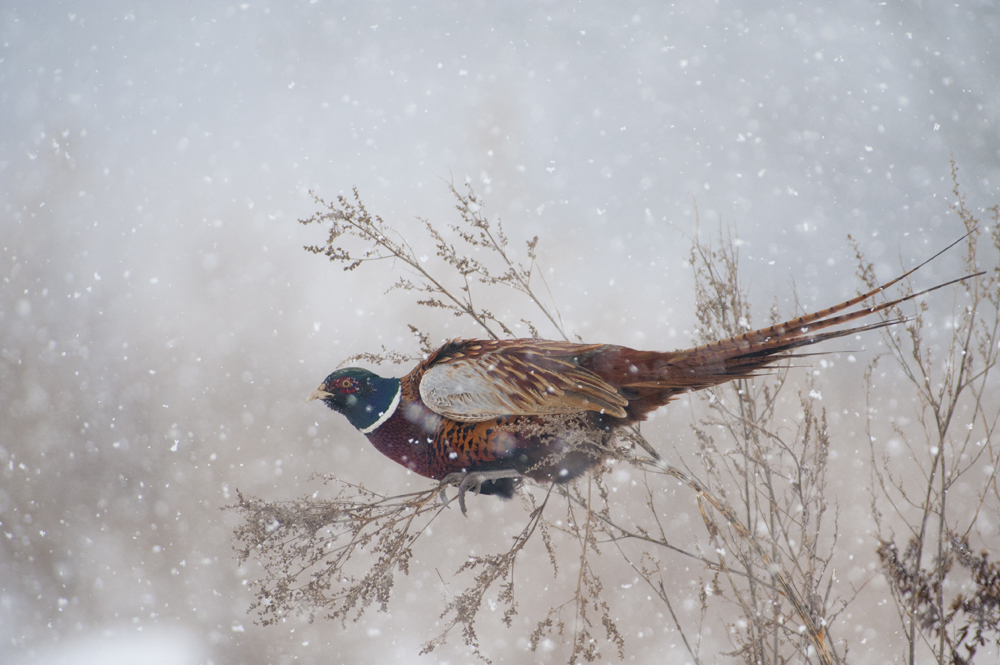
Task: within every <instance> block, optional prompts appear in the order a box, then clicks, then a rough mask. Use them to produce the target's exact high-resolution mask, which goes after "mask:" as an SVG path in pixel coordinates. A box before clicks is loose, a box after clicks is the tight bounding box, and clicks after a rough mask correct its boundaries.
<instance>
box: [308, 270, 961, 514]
mask: <svg viewBox="0 0 1000 665" xmlns="http://www.w3.org/2000/svg"><path fill="white" fill-rule="evenodd" d="M925 263H926V262H925ZM923 265H924V264H921V265H920V266H917V268H914V269H913V270H910V271H909V272H907V273H905V274H903V275H901V276H899V277H897V278H896V279H893V280H892V281H890V282H889V283H887V284H885V285H883V286H880V287H878V288H876V289H873V290H871V291H869V292H868V293H865V294H862V295H860V296H857V297H855V298H851V299H850V300H847V301H846V302H843V303H841V304H839V305H835V306H833V307H830V308H827V309H824V310H822V311H819V312H816V313H813V314H806V315H804V316H800V317H798V318H794V319H791V320H789V321H785V322H784V323H779V324H776V325H773V326H770V327H768V328H762V329H760V330H754V331H751V332H747V333H744V334H742V335H737V336H735V337H731V338H729V339H723V340H719V341H717V342H712V343H711V344H705V345H703V346H698V347H695V348H691V349H684V350H678V351H666V352H660V351H640V350H636V349H630V348H627V347H624V346H616V345H612V344H576V343H571V342H561V341H546V340H538V339H505V340H462V339H455V340H451V341H449V342H447V343H446V344H444V345H443V346H442V347H440V348H439V349H437V350H436V351H434V352H433V353H431V354H430V355H429V356H428V357H427V358H426V359H425V360H423V361H422V362H420V363H419V364H418V365H417V366H416V367H414V368H413V370H412V371H411V372H410V373H409V374H407V375H406V376H404V377H402V378H384V377H381V376H378V375H376V374H374V373H372V372H369V371H368V370H365V369H362V368H358V367H349V368H345V369H341V370H338V371H335V372H333V373H332V374H330V375H329V376H327V377H326V379H325V380H324V381H323V383H322V384H321V385H320V386H319V387H318V388H317V389H316V390H314V391H313V392H312V394H310V395H309V398H308V400H307V401H312V400H315V399H319V400H322V401H323V402H324V403H325V404H326V405H327V406H329V407H330V408H331V409H333V410H334V411H339V412H340V413H342V414H344V415H345V416H346V417H347V419H348V421H350V423H351V424H352V425H354V426H355V427H356V428H357V429H358V430H360V431H361V433H363V434H365V435H366V436H367V437H368V440H369V441H370V442H371V443H372V445H374V446H375V448H377V449H378V450H379V451H380V452H382V453H383V454H385V455H386V456H387V457H389V458H390V459H392V460H394V461H395V462H398V463H399V464H402V465H403V466H405V467H406V468H408V469H410V470H411V471H413V472H414V473H417V474H419V475H422V476H426V477H428V478H432V479H435V480H441V481H446V482H458V481H461V482H460V486H459V500H460V504H461V505H462V508H463V512H464V508H465V501H464V498H465V497H464V494H465V491H466V490H467V489H473V490H474V491H476V492H477V493H479V494H492V495H498V496H500V497H503V498H510V497H511V496H513V493H514V491H515V490H516V488H517V486H518V484H519V483H520V481H521V479H522V477H527V478H531V479H533V480H537V481H544V482H549V481H551V482H556V483H564V482H568V481H570V480H573V479H574V478H576V477H578V476H580V475H581V474H582V473H584V472H585V471H587V470H588V469H590V468H591V467H593V466H594V465H596V464H598V463H600V462H601V461H602V460H603V459H604V458H605V454H603V453H602V451H606V450H607V445H608V444H609V442H610V440H611V438H612V437H613V435H614V432H615V430H617V429H619V428H621V427H625V426H628V425H632V424H634V423H637V422H640V421H642V420H645V419H646V417H647V416H648V415H649V413H650V412H652V411H654V410H656V409H658V408H659V407H661V406H663V405H665V404H667V403H668V402H670V401H671V400H673V399H674V398H676V397H677V396H678V395H681V394H683V393H686V392H691V391H695V390H701V389H703V388H709V387H711V386H716V385H719V384H722V383H725V382H727V381H732V380H734V379H738V378H743V377H748V376H752V375H754V374H755V373H756V372H758V371H759V370H761V369H762V368H764V367H766V366H768V365H769V364H771V363H773V362H775V361H777V360H779V359H782V358H788V357H789V353H790V352H791V351H793V350H795V349H798V348H800V347H803V346H807V345H811V344H816V343H819V342H823V341H826V340H830V339H835V338H838V337H844V336H846V335H853V334H855V333H860V332H864V331H869V330H873V329H876V328H882V327H885V326H889V325H893V324H896V323H899V322H901V319H894V320H879V321H877V322H874V323H868V324H865V325H859V326H854V327H848V328H846V329H845V328H840V329H837V330H833V329H832V328H833V327H835V326H840V325H844V324H847V323H850V322H852V321H856V320H858V319H861V318H864V317H867V316H871V315H873V314H876V313H878V312H882V311H884V310H887V309H889V308H891V307H893V306H894V305H898V304H899V303H902V302H905V301H907V300H911V299H913V298H916V297H917V296H920V295H923V294H925V293H928V292H930V291H934V290H936V289H939V288H942V287H944V286H947V285H949V284H953V283H955V282H959V281H962V280H964V279H968V277H963V278H960V279H957V280H952V281H950V282H947V283H945V284H939V285H938V286H935V287H932V288H930V289H927V290H925V291H921V292H920V293H914V294H911V295H907V296H904V297H901V298H898V299H895V300H891V301H887V302H883V303H881V304H877V305H872V306H869V307H862V308H861V309H857V310H854V311H850V312H848V311H846V310H848V309H850V308H852V307H854V306H855V305H858V304H859V303H862V302H864V301H865V300H868V299H870V298H872V297H873V296H875V295H877V294H879V293H881V292H882V291H884V290H885V289H886V288H888V287H890V286H892V285H893V284H896V283H897V282H899V281H900V280H902V279H904V278H905V277H907V276H908V275H910V274H912V273H913V272H915V271H916V270H918V269H919V268H920V267H921V266H923Z"/></svg>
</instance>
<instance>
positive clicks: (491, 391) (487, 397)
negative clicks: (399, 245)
mask: <svg viewBox="0 0 1000 665" xmlns="http://www.w3.org/2000/svg"><path fill="white" fill-rule="evenodd" d="M601 348H603V345H601V344H572V343H569V342H548V341H542V340H503V341H476V342H466V343H455V344H453V346H452V349H450V350H449V351H448V352H446V353H445V354H442V355H441V356H440V357H438V358H435V359H434V362H433V364H431V365H430V367H428V368H427V369H426V370H425V371H424V374H423V377H422V378H421V379H420V398H421V400H423V402H424V404H426V405H427V407H428V408H430V409H431V410H432V411H435V412H436V413H439V414H440V415H442V416H445V417H446V418H451V419H452V420H458V421H462V422H478V421H483V420H489V419H491V418H497V417H500V416H540V415H553V414H565V413H579V412H581V411H596V412H600V413H607V414H609V415H612V416H615V417H617V418H624V417H625V415H626V412H625V407H626V406H628V400H627V399H626V398H625V397H623V396H622V395H620V394H619V392H618V389H617V388H615V386H613V385H612V384H610V383H608V382H607V381H605V380H604V379H602V378H601V377H599V376H598V375H597V374H595V373H594V372H592V371H590V370H588V369H586V368H585V367H581V366H580V365H579V364H578V363H579V360H580V357H581V356H585V355H587V354H591V353H594V352H596V351H598V350H600V349H601Z"/></svg>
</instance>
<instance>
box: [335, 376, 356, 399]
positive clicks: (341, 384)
mask: <svg viewBox="0 0 1000 665" xmlns="http://www.w3.org/2000/svg"><path fill="white" fill-rule="evenodd" d="M336 386H337V388H338V389H339V390H340V392H342V393H344V394H345V395H350V394H351V393H353V392H355V391H356V390H357V389H358V382H357V381H355V380H354V379H352V378H350V377H349V376H345V377H343V378H342V379H338V380H337V383H336Z"/></svg>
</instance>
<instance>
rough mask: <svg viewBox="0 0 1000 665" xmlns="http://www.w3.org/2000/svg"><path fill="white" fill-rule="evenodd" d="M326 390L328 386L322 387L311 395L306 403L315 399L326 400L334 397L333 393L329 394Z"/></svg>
mask: <svg viewBox="0 0 1000 665" xmlns="http://www.w3.org/2000/svg"><path fill="white" fill-rule="evenodd" d="M325 388H326V386H320V387H319V388H317V389H316V390H314V391H312V392H311V393H309V397H307V398H306V401H307V402H311V401H313V400H314V399H326V398H327V397H333V393H331V392H327V391H326V390H325Z"/></svg>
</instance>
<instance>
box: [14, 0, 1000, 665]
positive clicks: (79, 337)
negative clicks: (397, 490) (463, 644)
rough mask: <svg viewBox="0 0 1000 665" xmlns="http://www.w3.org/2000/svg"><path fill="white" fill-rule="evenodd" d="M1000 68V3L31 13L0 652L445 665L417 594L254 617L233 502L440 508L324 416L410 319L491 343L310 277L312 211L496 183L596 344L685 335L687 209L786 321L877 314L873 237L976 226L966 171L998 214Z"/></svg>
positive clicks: (17, 40) (888, 259)
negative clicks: (369, 497) (381, 494)
mask: <svg viewBox="0 0 1000 665" xmlns="http://www.w3.org/2000/svg"><path fill="white" fill-rule="evenodd" d="M998 47H1000V11H998V8H997V7H996V5H995V3H993V2H987V1H974V2H969V3H952V2H948V3H945V2H909V1H905V2H899V1H890V2H885V3H873V2H850V1H849V2H807V3H793V2H785V3H783V2H756V3H706V2H697V1H695V2H678V3H669V4H668V3H634V2H630V3H614V4H613V5H609V4H606V3H596V2H580V3H570V2H475V3H469V2H414V3H401V2H366V3H360V2H329V1H326V0H319V1H313V2H263V3H262V2H248V3H217V2H191V3H187V2H169V3H158V2H102V3H88V2H46V3H38V2H19V1H16V0H15V1H10V0H8V1H7V2H3V3H2V4H0V261H2V269H0V276H2V277H3V281H2V283H0V352H2V353H0V463H2V465H0V525H2V532H3V533H4V534H6V537H0V644H3V645H8V646H7V647H3V648H0V651H9V652H10V653H14V654H15V656H14V658H15V662H21V660H19V659H23V660H24V661H25V662H33V661H32V659H33V658H34V657H41V658H45V659H53V660H52V662H64V661H60V660H59V658H64V657H65V658H68V656H65V654H66V653H76V654H80V653H93V654H95V655H94V656H93V657H94V658H95V659H98V658H100V659H101V662H111V661H110V660H109V659H110V658H112V657H115V654H124V655H122V656H121V658H122V662H126V661H128V662H137V661H135V660H134V656H130V655H129V654H134V652H133V651H130V650H132V649H141V650H151V651H147V653H156V654H157V657H159V658H160V660H159V661H154V660H147V661H146V662H163V663H188V662H192V663H194V662H206V661H207V660H209V659H210V660H211V661H212V662H215V663H236V662H291V661H292V660H293V659H295V658H299V659H301V661H302V662H320V661H321V662H340V661H339V660H338V658H339V659H343V660H344V661H345V662H373V663H374V662H386V660H385V659H386V658H398V659H399V660H398V662H432V661H431V660H430V659H428V658H424V659H419V658H417V656H416V652H417V650H419V645H420V644H421V643H422V641H423V640H425V639H427V638H428V637H429V635H428V634H427V629H426V626H420V625H417V626H416V627H408V626H410V624H409V623H408V621H409V619H408V617H411V616H417V617H418V619H419V618H420V617H419V615H420V613H421V610H420V609H419V608H414V607H409V609H405V608H404V607H400V610H399V611H398V612H394V613H393V614H392V615H391V616H388V617H386V616H384V615H372V617H370V618H369V619H366V620H365V622H363V623H361V624H357V625H355V626H352V627H350V629H349V630H347V631H344V630H342V629H341V628H339V626H335V625H324V626H316V625H312V626H309V625H307V624H298V625H297V630H298V631H299V632H295V631H294V630H293V627H292V626H291V625H290V624H289V625H282V626H277V627H271V628H260V627H258V626H255V625H254V624H253V617H252V616H248V615H247V614H246V608H247V607H248V605H249V602H250V601H251V600H252V598H251V596H250V595H249V594H248V593H246V592H245V590H244V589H243V587H242V586H241V581H242V579H243V578H245V577H246V575H248V574H252V572H251V573H247V572H246V571H240V570H238V569H237V564H236V561H235V559H234V556H233V552H232V550H231V549H230V546H229V544H228V541H227V538H228V534H229V530H230V528H231V526H232V524H233V521H234V516H233V515H231V514H223V513H220V512H219V511H218V508H219V507H220V506H222V505H225V504H226V503H228V502H230V501H231V500H232V499H233V497H234V492H235V489H236V488H237V487H239V488H240V489H241V490H245V491H250V492H252V493H257V494H261V495H264V496H267V497H268V498H273V499H281V498H289V499H290V498H294V497H296V496H299V495H302V494H305V493H311V492H313V491H315V490H317V489H319V488H321V485H320V484H318V483H317V482H316V481H310V480H309V475H310V474H311V473H312V472H313V471H318V472H329V471H336V472H337V473H338V475H341V476H343V477H344V478H345V479H347V480H350V481H353V482H360V481H365V482H368V483H371V484H372V485H377V484H381V485H380V487H381V488H382V489H387V488H388V487H391V486H393V484H394V483H395V484H400V483H402V484H404V485H406V484H408V483H414V484H413V485H407V486H408V487H415V486H420V485H419V483H420V482H421V481H420V480H419V479H416V478H414V477H412V476H406V475H405V473H404V472H403V471H402V470H401V469H397V468H390V467H392V466H393V465H392V464H391V462H389V461H387V460H385V459H383V458H381V457H380V456H378V454H377V453H375V452H374V451H372V450H370V448H368V447H367V443H366V442H365V441H364V440H363V438H361V436H360V435H359V434H357V433H356V432H354V431H353V430H351V429H350V428H348V427H347V426H346V423H345V422H340V420H339V419H336V418H335V417H334V416H335V414H332V413H328V412H326V411H325V410H323V409H322V407H319V406H317V405H316V404H315V403H314V404H310V405H306V404H304V403H303V400H304V397H305V396H306V395H307V394H308V392H309V391H310V390H311V389H312V388H314V387H315V385H316V384H317V383H318V382H319V381H320V380H321V379H322V378H323V377H324V376H325V375H326V374H327V373H328V372H329V371H331V370H332V369H333V368H334V367H335V366H336V365H337V363H339V362H340V361H341V360H342V359H343V358H344V357H346V356H348V355H351V354H353V353H357V352H360V351H377V350H378V349H379V346H380V345H381V344H386V345H387V346H390V347H393V348H398V349H399V350H402V351H405V352H413V351H415V349H416V346H415V343H414V341H413V339H412V337H411V336H410V334H409V332H408V330H407V327H406V324H407V323H409V322H411V321H420V323H421V325H422V326H423V327H424V328H425V329H426V330H428V331H429V332H431V334H432V337H433V339H434V341H435V342H438V341H441V340H443V339H445V338H447V337H452V336H456V335H459V334H463V335H472V334H475V330H474V329H472V328H469V327H467V326H464V325H462V324H460V323H457V322H454V321H453V320H451V319H447V318H441V317H434V316H431V315H429V314H427V313H420V312H418V311H417V310H416V309H415V307H414V305H412V304H411V302H410V300H408V299H407V298H406V296H405V295H404V294H391V295H389V296H383V293H384V291H385V289H386V288H387V287H388V286H389V285H390V284H392V283H393V282H394V281H395V279H396V277H398V274H392V273H391V272H389V271H388V270H386V271H379V270H376V269H373V270H368V271H365V270H361V271H357V272H354V273H343V272H341V271H340V270H339V269H338V268H336V267H334V266H331V265H330V264H328V263H326V262H325V261H324V260H323V259H321V258H319V257H314V256H311V255H307V254H305V253H304V252H303V251H302V249H301V247H302V245H303V244H305V243H309V242H320V241H322V239H323V237H324V234H323V232H322V231H321V230H320V229H318V228H316V227H308V228H307V227H302V226H301V225H299V224H297V223H296V220H297V219H298V218H301V217H305V216H308V215H310V214H312V213H313V212H314V211H315V210H316V209H317V205H316V204H315V203H314V202H313V201H312V199H311V197H310V194H309V192H310V191H315V192H316V193H317V194H319V195H320V196H323V197H326V198H332V197H334V196H336V195H337V194H338V193H341V192H349V191H350V189H351V188H352V187H355V186H356V187H357V188H358V189H359V191H360V193H361V195H362V198H363V199H364V200H365V202H366V204H367V205H368V206H369V208H370V209H371V210H372V211H373V212H376V213H378V214H380V215H382V216H383V217H384V218H385V219H386V221H388V222H391V223H392V224H393V225H395V226H396V227H397V229H399V230H401V231H403V232H404V233H412V234H417V233H418V232H419V229H420V223H419V221H418V218H425V219H429V220H431V221H433V222H435V223H438V224H440V225H442V226H444V225H446V224H448V223H454V222H455V221H456V218H455V214H454V208H453V201H452V200H451V199H450V198H449V194H448V189H447V186H448V182H449V181H454V182H456V183H463V182H468V183H471V185H472V186H473V187H474V188H475V189H476V191H477V192H478V193H479V194H480V195H482V196H483V197H484V199H485V200H486V205H487V214H488V215H492V216H499V217H501V218H502V219H503V222H504V225H505V229H506V231H507V233H508V235H509V236H510V237H511V239H512V243H513V244H514V245H515V247H516V251H518V252H522V248H523V242H524V241H525V240H528V239H530V238H531V237H533V236H535V235H538V236H540V238H541V240H540V250H539V253H540V262H541V266H542V269H543V270H545V271H546V276H547V279H548V283H549V286H550V287H551V290H552V293H553V297H554V298H555V300H556V301H557V302H558V304H559V306H560V310H561V312H562V314H563V316H564V318H565V319H566V322H567V325H568V327H569V328H571V329H572V330H574V331H576V332H577V333H579V334H580V336H581V337H583V338H584V339H586V340H587V341H605V342H615V343H620V344H626V345H632V346H638V347H646V348H663V349H669V348H676V347H679V346H685V345H687V344H688V343H689V342H690V340H691V336H690V332H689V331H690V330H691V329H692V327H693V324H694V312H693V296H692V294H691V275H690V271H689V270H688V269H687V268H686V266H685V265H684V263H683V259H684V257H685V256H686V254H687V251H688V248H689V241H688V238H689V237H690V236H692V235H693V234H695V232H696V228H695V216H696V215H695V211H696V210H697V213H698V216H699V217H700V221H701V230H702V232H706V231H713V232H714V231H716V230H717V229H718V225H719V223H720V220H721V222H722V223H723V224H728V225H732V226H733V227H735V228H736V229H737V231H738V235H739V237H740V239H741V241H742V243H743V244H742V245H741V252H742V257H743V260H744V268H745V270H746V272H745V275H746V277H747V283H748V286H749V288H750V293H751V298H752V299H753V301H754V302H755V303H757V305H758V307H759V309H758V310H757V311H758V313H759V314H758V320H759V321H761V322H762V321H763V320H764V318H765V315H766V309H767V307H769V306H770V304H771V303H772V302H774V301H777V302H778V303H779V305H780V306H781V307H782V308H783V311H784V312H785V313H787V314H792V313H793V312H794V307H793V305H792V303H791V301H790V298H791V297H792V284H791V282H792V280H795V285H796V288H797V291H798V294H799V295H800V297H801V300H802V302H803V305H804V306H807V307H812V306H817V307H818V306H826V305H830V304H833V303H835V302H837V301H840V300H843V299H845V298H847V297H849V296H851V295H853V293H854V292H855V289H856V288H857V287H858V283H857V280H856V278H855V276H854V264H853V262H852V258H851V257H852V250H851V247H850V245H849V244H848V242H847V240H846V237H847V235H848V234H851V235H853V236H854V237H855V238H857V239H858V240H859V241H860V243H861V245H862V247H864V248H865V249H866V251H867V252H868V254H869V257H870V258H872V259H875V260H876V267H877V269H878V271H879V275H880V276H881V277H883V278H888V277H890V276H892V275H893V274H894V273H895V272H896V268H898V266H899V264H900V261H902V262H903V263H906V264H909V263H910V262H912V261H917V260H922V259H924V258H927V257H928V256H929V255H931V254H933V253H934V251H936V250H937V249H939V248H940V247H942V246H943V245H944V244H946V242H947V241H949V240H953V239H955V238H956V237H958V235H959V234H960V229H959V228H958V226H957V225H956V222H955V218H954V216H950V215H948V202H949V201H950V200H951V189H952V183H951V177H950V165H949V160H950V159H954V161H955V163H956V164H957V166H958V168H959V169H960V171H959V174H960V175H959V177H960V181H961V184H962V186H963V189H964V191H965V193H966V194H967V195H968V197H969V201H970V204H971V205H972V206H973V207H976V206H987V205H993V204H995V203H997V202H998V201H1000V131H998V129H1000V66H998V64H997V63H998V62H1000V52H998ZM414 237H416V236H414ZM414 243H415V244H416V246H417V247H422V246H425V245H421V241H420V240H418V239H415V240H414ZM521 256H523V253H522V254H521ZM956 260H957V257H956ZM958 269H959V268H958V267H957V263H956V261H955V260H951V259H948V258H946V259H945V260H943V261H942V262H940V263H939V264H935V265H932V266H929V267H928V269H927V272H926V276H925V277H924V279H926V281H927V284H928V285H929V284H930V283H932V282H933V281H934V280H935V279H944V278H947V277H953V276H955V274H956V271H957V270H958ZM513 318H514V320H517V318H519V316H517V315H514V316H513ZM542 333H543V334H545V335H554V334H555V332H554V331H553V330H546V329H543V330H542ZM403 371H406V368H401V369H399V370H398V372H403ZM854 378H855V379H858V376H857V375H855V377H854ZM504 505H505V506H507V507H506V508H496V509H495V510H496V511H500V510H514V511H518V510H521V509H520V508H519V507H517V506H516V505H515V504H504ZM687 509H688V510H690V509H692V507H691V506H687ZM490 510H493V509H492V508H491V509H490ZM489 514H491V515H496V514H497V513H496V512H495V511H494V512H492V513H489ZM455 519H458V518H457V517H456V518H455ZM508 519H515V518H514V517H513V516H509V517H508ZM459 549H460V550H461V548H459ZM464 551H465V550H461V551H460V552H459V554H458V555H457V556H458V559H456V561H459V562H460V561H461V557H462V556H463V554H462V552H464ZM440 594H441V592H440V590H439V589H437V590H435V591H434V592H433V593H431V594H428V599H427V602H428V604H429V605H430V606H431V607H432V610H431V612H430V613H429V615H434V616H436V613H437V612H438V611H439V609H440V607H442V604H441V599H440ZM401 602H403V601H401ZM411 605H412V603H411ZM422 612H423V614H424V615H428V612H427V611H426V609H424V610H422ZM423 618H424V619H426V620H428V621H429V620H430V619H429V618H428V617H427V616H425V617H423ZM431 618H432V617H431ZM893 620H895V619H893ZM887 630H889V629H888V628H887ZM390 631H391V632H390ZM526 632H530V631H524V630H521V631H520V632H518V629H510V630H508V629H504V628H502V627H500V628H497V629H496V631H495V632H489V633H488V635H489V639H491V640H493V639H497V640H502V639H507V640H508V646H507V647H506V648H514V645H516V643H517V639H518V638H519V637H521V636H522V634H523V633H526ZM303 635H308V637H302V636H303ZM389 635H391V636H392V637H391V639H390V638H388V637H387V636H389ZM456 642H459V641H458V640H456ZM491 644H493V643H492V642H491ZM496 644H500V643H499V642H498V643H496ZM643 645H644V646H643V647H642V648H644V649H652V650H653V651H652V653H655V652H657V650H660V651H663V650H667V642H661V643H656V644H646V643H643ZM11 647H12V649H11ZM491 648H493V649H494V650H493V651H492V653H494V654H495V653H496V651H497V650H499V649H501V648H503V647H499V646H496V645H495V644H493V646H492V647H491ZM60 649H67V650H68V651H60ZM464 653H465V652H464V651H462V649H461V648H460V647H459V646H455V649H454V650H453V651H450V652H446V653H445V655H444V656H443V657H448V658H452V659H458V658H461V657H462V654H464ZM637 653H640V654H642V653H647V652H644V651H638V652H637ZM560 654H561V652H558V651H557V652H556V653H555V655H552V656H551V658H555V659H556V660H557V661H558V659H559V658H560V657H563V658H564V657H565V655H560ZM854 655H855V656H857V657H858V658H860V659H862V660H859V661H858V662H863V658H864V655H863V653H862V652H855V654H854ZM548 657H550V656H546V655H544V654H543V655H540V656H539V658H542V659H543V660H544V658H548ZM871 657H872V658H875V657H876V656H875V655H872V656H871ZM7 658H8V656H5V655H0V662H11V661H8V660H7ZM677 658H678V659H683V654H681V653H678V655H677ZM365 659H369V660H365ZM43 662H49V661H43ZM65 662H71V661H69V660H65ZM73 662H82V661H80V660H76V661H73ZM95 662H96V660H95ZM508 662H512V661H508ZM546 662H547V661H546ZM678 662H680V660H678Z"/></svg>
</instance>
